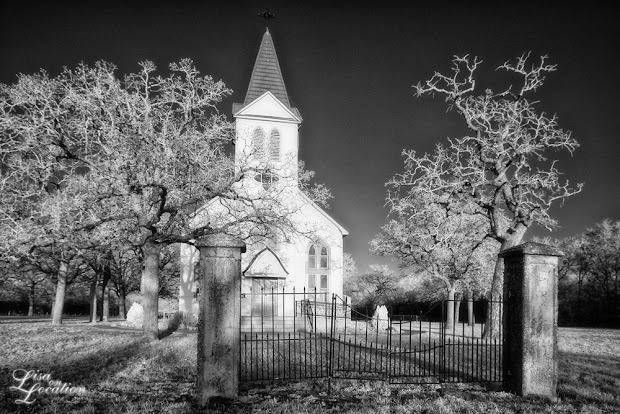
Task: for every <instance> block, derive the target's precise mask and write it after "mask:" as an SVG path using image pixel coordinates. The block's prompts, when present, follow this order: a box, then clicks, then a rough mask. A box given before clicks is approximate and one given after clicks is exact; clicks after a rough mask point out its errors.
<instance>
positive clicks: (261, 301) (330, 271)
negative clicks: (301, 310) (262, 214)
mask: <svg viewBox="0 0 620 414" xmlns="http://www.w3.org/2000/svg"><path fill="white" fill-rule="evenodd" d="M232 115H233V118H234V122H235V128H236V142H235V164H236V166H237V167H239V168H240V167H241V165H240V163H248V162H250V163H251V162H253V159H257V158H259V157H260V159H261V160H268V162H269V163H270V165H275V166H276V168H281V169H282V170H284V169H288V170H290V171H292V173H290V171H289V173H283V174H281V175H279V176H280V177H282V176H288V177H292V178H291V180H292V181H291V183H292V185H291V186H290V187H291V189H290V191H283V192H282V194H281V197H282V198H283V200H282V202H283V203H294V204H295V205H296V206H298V208H296V209H294V210H291V211H294V213H293V214H292V217H291V221H293V222H294V223H298V224H299V227H300V228H304V229H306V230H308V229H311V231H307V232H305V234H304V235H293V236H291V237H290V238H289V237H287V238H284V239H282V238H276V239H274V240H265V241H263V242H260V243H255V244H252V245H248V248H247V251H246V252H245V253H243V254H242V259H241V270H242V275H241V279H242V281H241V291H242V301H241V314H242V316H257V315H258V314H270V315H274V316H275V315H278V314H279V313H287V314H289V312H291V309H292V307H293V306H295V304H294V303H295V301H296V300H297V299H294V300H293V301H291V303H288V304H287V303H284V302H285V301H284V300H283V299H280V301H281V302H280V303H277V301H274V299H273V298H267V296H268V294H269V293H270V292H271V291H272V290H273V291H277V292H296V293H302V292H306V293H309V294H313V297H314V298H316V297H319V296H320V298H321V299H315V300H317V301H318V300H320V301H328V300H329V298H331V294H337V295H339V296H341V297H343V238H344V237H345V236H347V234H348V232H347V230H345V229H344V228H343V227H342V226H341V225H340V224H338V223H337V222H336V221H335V220H334V219H333V218H332V217H330V216H329V214H328V213H327V212H326V211H325V210H323V209H322V208H321V207H319V206H318V205H316V204H315V203H314V202H312V200H310V198H309V197H308V196H306V195H305V194H304V193H303V192H302V190H301V189H300V188H299V187H298V184H297V181H296V177H297V167H298V156H299V140H300V137H299V128H300V126H301V123H302V118H301V115H300V113H299V111H298V110H297V108H295V107H293V106H292V105H291V101H290V99H289V95H288V92H287V90H286V86H285V83H284V79H283V77H282V72H281V69H280V64H279V62H278V57H277V55H276V50H275V47H274V43H273V39H272V36H271V34H270V32H269V29H267V30H266V31H265V34H264V35H263V38H262V41H261V44H260V48H259V51H258V56H257V58H256V62H255V63H254V69H253V71H252V75H251V78H250V82H249V86H248V89H247V93H246V95H245V100H244V102H243V103H239V104H233V109H232ZM302 139H303V138H302ZM248 153H252V154H251V155H249V156H248ZM277 176H278V175H274V174H269V173H256V174H254V177H252V178H253V180H251V181H252V182H253V183H254V185H256V186H258V187H263V188H265V189H267V188H268V187H269V186H270V185H272V184H273V183H274V182H275V181H277V178H276V177H277ZM216 204H217V200H212V201H210V202H209V203H207V205H205V206H204V207H203V208H202V209H204V211H207V212H208V214H211V210H213V211H215V209H217V205H216ZM198 261H199V252H198V250H197V249H196V248H195V247H193V246H191V245H187V244H183V245H181V251H180V273H181V281H180V288H179V311H181V312H194V313H195V314H197V313H198V295H199V283H198V282H197V281H196V280H195V275H196V271H195V270H196V266H197V264H198ZM319 294H320V295H319Z"/></svg>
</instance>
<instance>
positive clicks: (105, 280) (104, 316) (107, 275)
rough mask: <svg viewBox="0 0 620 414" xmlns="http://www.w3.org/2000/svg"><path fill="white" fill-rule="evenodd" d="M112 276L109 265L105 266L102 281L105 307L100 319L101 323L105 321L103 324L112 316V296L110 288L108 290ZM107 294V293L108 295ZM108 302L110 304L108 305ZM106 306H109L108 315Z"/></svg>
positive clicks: (102, 298) (102, 295)
mask: <svg viewBox="0 0 620 414" xmlns="http://www.w3.org/2000/svg"><path fill="white" fill-rule="evenodd" d="M111 276H112V271H111V270H110V266H109V265H107V264H106V265H104V266H103V279H102V281H101V300H102V301H103V307H102V310H101V318H100V319H99V321H103V322H107V321H108V316H110V307H109V306H110V302H109V300H110V295H109V288H108V283H109V282H110V277H111ZM106 292H107V293H106ZM106 301H107V302H108V303H107V304H106ZM105 306H108V313H106V311H105V309H104V308H105Z"/></svg>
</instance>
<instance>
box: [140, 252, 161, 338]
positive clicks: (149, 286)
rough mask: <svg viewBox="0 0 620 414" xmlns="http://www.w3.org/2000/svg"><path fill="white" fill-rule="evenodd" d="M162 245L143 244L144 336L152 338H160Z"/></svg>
mask: <svg viewBox="0 0 620 414" xmlns="http://www.w3.org/2000/svg"><path fill="white" fill-rule="evenodd" d="M160 249H161V247H160V245H159V244H157V243H155V242H153V241H147V242H146V243H144V245H143V246H142V255H143V257H144V269H143V270H142V283H141V286H142V307H143V309H144V325H143V326H144V328H143V333H144V336H146V337H148V338H149V339H151V340H157V339H159V329H158V327H157V323H158V305H159V304H158V300H159V251H160Z"/></svg>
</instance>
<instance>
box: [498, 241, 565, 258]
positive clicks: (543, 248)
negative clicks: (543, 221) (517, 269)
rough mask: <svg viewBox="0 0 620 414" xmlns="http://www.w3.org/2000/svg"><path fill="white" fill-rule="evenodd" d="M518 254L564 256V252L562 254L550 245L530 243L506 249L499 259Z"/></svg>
mask: <svg viewBox="0 0 620 414" xmlns="http://www.w3.org/2000/svg"><path fill="white" fill-rule="evenodd" d="M516 254H524V255H525V254H531V255H538V256H564V252H562V251H561V250H560V249H558V248H557V247H553V246H549V245H548V244H543V243H537V242H532V241H528V242H525V243H522V244H519V245H517V246H514V247H511V248H509V249H506V250H504V251H503V252H500V254H499V257H506V256H513V255H516Z"/></svg>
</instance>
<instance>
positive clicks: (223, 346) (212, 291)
mask: <svg viewBox="0 0 620 414" xmlns="http://www.w3.org/2000/svg"><path fill="white" fill-rule="evenodd" d="M195 246H196V247H197V248H198V249H199V250H200V269H201V272H202V275H201V276H202V282H201V286H200V292H201V295H200V296H201V298H200V311H199V323H198V384H197V385H198V398H199V401H200V404H201V405H203V406H204V405H206V404H207V403H208V402H209V399H211V398H212V397H224V398H233V397H236V396H237V394H238V392H239V324H240V317H239V316H240V300H241V299H240V296H241V253H244V252H245V243H243V242H242V241H241V240H239V239H236V238H234V237H231V236H228V235H225V234H215V235H209V236H205V237H203V238H200V239H198V240H196V243H195Z"/></svg>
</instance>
